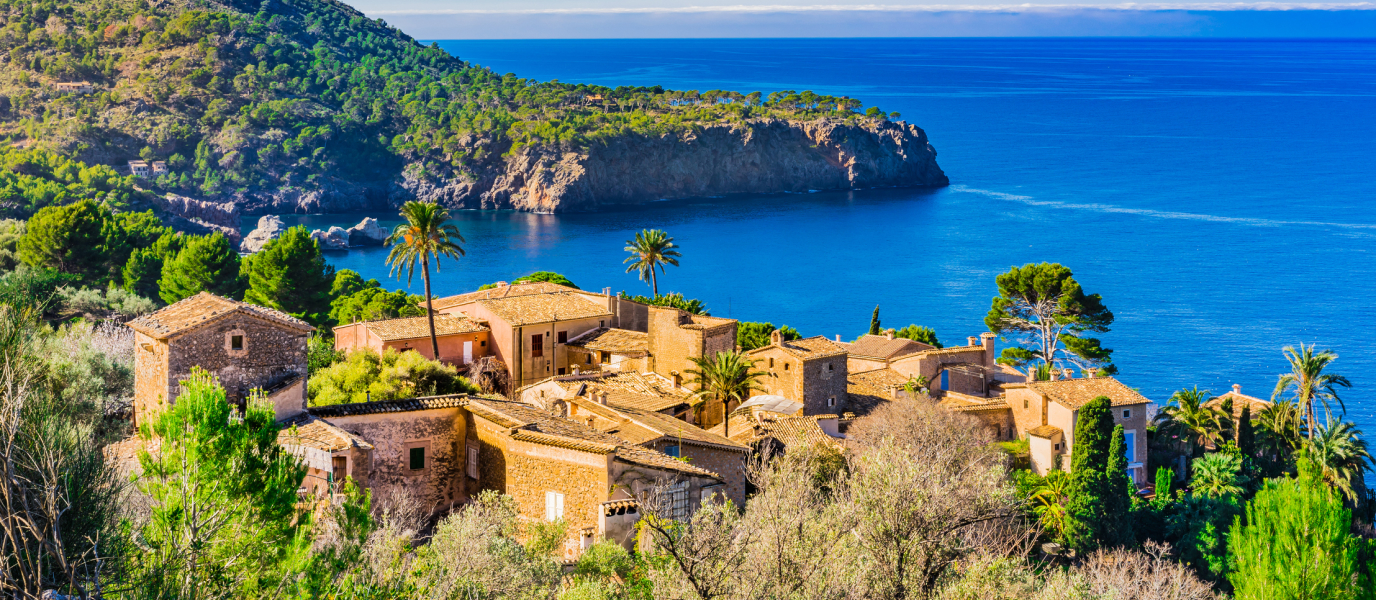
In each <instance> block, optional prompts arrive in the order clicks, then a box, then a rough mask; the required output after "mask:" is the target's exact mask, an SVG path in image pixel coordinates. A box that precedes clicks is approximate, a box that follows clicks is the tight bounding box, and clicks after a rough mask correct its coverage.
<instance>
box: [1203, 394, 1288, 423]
mask: <svg viewBox="0 0 1376 600" xmlns="http://www.w3.org/2000/svg"><path fill="white" fill-rule="evenodd" d="M1228 399H1231V400H1232V401H1233V414H1232V417H1233V419H1234V420H1237V419H1241V418H1242V409H1243V408H1245V407H1248V406H1250V407H1252V418H1253V419H1256V418H1257V413H1259V412H1261V411H1263V410H1266V408H1267V407H1269V406H1271V401H1270V400H1263V399H1261V398H1257V397H1255V396H1248V395H1246V394H1244V393H1242V392H1238V391H1229V392H1228V393H1226V394H1223V395H1220V396H1218V397H1215V398H1210V399H1209V401H1208V402H1205V403H1204V406H1210V407H1219V408H1222V406H1223V401H1224V400H1228Z"/></svg>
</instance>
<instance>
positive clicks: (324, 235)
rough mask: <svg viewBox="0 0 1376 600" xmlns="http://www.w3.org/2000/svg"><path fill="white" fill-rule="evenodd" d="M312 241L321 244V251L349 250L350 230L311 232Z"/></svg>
mask: <svg viewBox="0 0 1376 600" xmlns="http://www.w3.org/2000/svg"><path fill="white" fill-rule="evenodd" d="M311 239H313V240H315V241H316V242H317V243H319V244H320V249H321V250H348V249H349V230H348V229H345V228H343V227H339V226H335V227H331V228H330V229H329V231H323V230H320V229H317V230H315V231H312V232H311Z"/></svg>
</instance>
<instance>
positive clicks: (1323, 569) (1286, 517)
mask: <svg viewBox="0 0 1376 600" xmlns="http://www.w3.org/2000/svg"><path fill="white" fill-rule="evenodd" d="M1310 463H1311V461H1310V460H1309V459H1307V458H1302V459H1301V461H1300V465H1299V467H1300V476H1299V478H1298V479H1288V478H1279V479H1272V480H1269V481H1267V482H1266V486H1265V487H1264V488H1263V489H1262V490H1261V491H1260V492H1258V493H1257V495H1256V497H1255V498H1253V499H1252V501H1251V502H1250V503H1248V505H1247V519H1246V523H1245V524H1244V523H1243V520H1242V518H1240V517H1238V518H1234V520H1233V528H1232V533H1231V535H1230V536H1229V539H1228V554H1229V557H1230V558H1231V559H1232V560H1231V565H1232V567H1233V570H1232V572H1231V573H1230V574H1229V577H1228V579H1229V581H1231V582H1232V584H1233V589H1234V596H1233V597H1234V598H1236V599H1237V600H1269V599H1271V598H1336V599H1343V598H1367V597H1370V594H1371V593H1372V592H1373V591H1376V590H1372V589H1370V587H1371V585H1372V584H1371V582H1370V579H1369V578H1366V577H1362V578H1357V577H1354V576H1355V575H1356V574H1357V572H1358V569H1359V568H1360V561H1359V559H1358V554H1359V548H1360V544H1361V542H1360V540H1359V539H1358V538H1357V537H1355V536H1353V535H1352V534H1351V532H1350V529H1351V527H1352V512H1351V511H1350V510H1348V509H1347V508H1346V507H1344V506H1343V500H1342V498H1341V497H1340V496H1339V495H1338V494H1337V493H1336V492H1335V491H1333V490H1332V489H1331V488H1329V486H1328V485H1326V484H1324V482H1323V481H1322V480H1321V479H1320V478H1319V477H1317V476H1316V475H1315V473H1314V471H1315V469H1316V467H1314V466H1313V465H1312V464H1310ZM1354 579H1355V580H1356V581H1355V582H1354ZM1354 583H1356V585H1354ZM1363 588H1365V589H1363Z"/></svg>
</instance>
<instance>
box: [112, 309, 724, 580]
mask: <svg viewBox="0 0 1376 600" xmlns="http://www.w3.org/2000/svg"><path fill="white" fill-rule="evenodd" d="M130 326H131V328H133V329H134V331H135V332H136V339H135V345H136V350H135V364H136V384H135V388H136V392H135V419H136V421H137V420H143V419H147V418H149V416H150V415H151V414H152V413H153V412H154V411H159V410H163V409H165V408H166V407H168V406H170V405H171V404H173V403H175V402H176V396H177V394H178V393H179V391H180V386H179V384H178V382H179V381H180V380H182V379H185V378H186V377H187V376H188V375H189V373H190V370H191V368H192V367H195V366H200V367H202V368H205V369H207V370H208V371H210V372H211V373H213V374H215V375H216V376H217V377H218V378H219V379H220V382H221V383H222V384H223V385H224V386H225V387H226V390H227V394H228V397H229V400H230V401H231V402H234V403H236V404H239V405H242V404H243V402H244V401H245V399H246V398H247V397H248V396H249V394H250V393H251V392H252V391H253V390H264V391H265V392H266V394H265V395H266V397H267V399H268V401H270V402H271V403H272V405H273V408H274V411H275V413H276V415H277V417H278V420H279V423H280V424H281V425H283V427H284V429H283V430H282V432H281V433H280V434H279V437H278V439H279V441H280V442H281V443H282V444H283V445H284V447H286V448H287V449H288V450H289V451H290V452H293V453H294V454H296V455H298V456H300V457H301V458H302V459H303V461H304V462H305V463H306V465H307V467H308V472H307V476H306V479H305V481H303V484H302V494H303V497H309V495H310V494H316V495H318V497H322V498H323V497H325V496H326V495H327V494H329V493H332V492H335V491H337V489H336V488H335V487H334V485H333V484H335V483H337V482H338V481H340V480H342V479H343V478H344V477H351V478H353V479H354V480H355V481H356V482H357V483H358V484H359V485H361V486H363V487H365V488H368V489H371V490H373V492H374V494H376V495H378V496H386V495H387V494H391V493H397V492H405V493H407V494H410V495H413V496H415V497H417V498H419V499H421V500H422V501H423V502H425V503H426V504H428V505H429V506H431V507H432V508H433V509H434V510H435V511H436V512H442V511H445V510H450V509H453V508H454V507H457V506H460V505H462V504H464V503H466V502H468V501H470V500H471V499H472V498H473V497H474V496H475V495H476V494H477V493H478V492H479V491H481V490H484V489H492V490H497V491H500V492H503V493H506V494H509V495H511V496H512V497H513V498H515V499H516V501H517V505H518V506H519V508H520V514H521V516H522V517H523V518H526V519H549V520H552V519H564V521H565V522H566V523H567V524H568V526H569V539H568V540H567V550H568V553H569V555H570V556H572V555H574V554H576V553H577V552H578V551H579V550H580V549H581V548H584V547H586V546H588V545H590V544H591V543H593V542H594V541H595V540H597V539H602V538H609V539H615V540H618V541H620V542H622V543H626V544H629V543H630V542H631V539H632V537H633V525H634V523H635V522H636V521H638V520H639V509H638V505H637V502H636V500H637V498H639V497H640V496H641V495H642V494H646V493H650V492H656V493H657V494H660V495H661V496H662V497H663V498H664V499H665V500H666V501H667V504H668V506H669V509H670V512H671V514H673V515H677V516H680V517H682V516H686V515H687V514H689V513H691V512H692V511H693V510H694V508H695V507H696V506H698V505H699V504H700V502H701V501H702V500H704V499H709V498H713V497H719V496H724V495H727V494H733V495H738V494H739V491H738V490H739V485H740V484H738V483H732V484H730V485H728V482H727V479H728V478H727V477H723V475H720V474H718V473H717V472H715V471H713V470H710V469H709V468H704V467H703V466H698V465H695V464H692V462H689V461H685V460H680V459H679V458H676V457H674V456H670V455H669V454H666V453H664V452H661V451H659V450H657V448H661V447H664V446H666V445H667V444H668V443H669V440H670V439H671V438H672V437H674V436H678V435H683V436H685V437H691V438H693V439H694V440H695V441H698V442H701V443H700V444H698V446H699V447H702V448H705V449H708V450H715V451H718V452H719V453H725V454H731V453H735V454H743V453H742V452H740V449H741V448H740V447H739V446H738V445H735V444H733V443H731V442H730V441H729V440H718V439H714V438H711V437H710V436H706V437H704V436H705V432H702V433H697V432H694V431H692V430H695V429H697V428H696V427H693V426H692V425H689V424H687V423H683V422H681V421H678V420H676V419H674V418H673V417H671V416H664V417H662V418H660V417H656V415H658V414H659V413H656V412H654V411H648V410H644V411H634V410H630V409H622V410H624V411H626V412H624V413H616V414H623V415H624V416H619V417H616V418H617V419H624V422H623V423H622V424H621V427H620V428H619V429H617V428H607V429H614V430H617V431H621V432H624V433H625V434H626V435H628V436H631V437H633V438H634V440H635V441H629V440H627V439H625V438H623V437H620V436H618V435H615V433H614V432H611V431H603V430H599V429H598V428H596V427H594V426H591V425H590V424H589V422H588V421H587V420H584V419H582V417H581V415H574V416H578V417H579V419H576V420H575V419H571V418H566V417H565V416H560V415H557V414H553V413H551V412H549V411H548V410H545V409H542V408H538V407H535V406H531V405H529V404H525V403H523V402H519V401H513V400H506V399H502V398H496V397H478V396H468V395H452V396H440V397H430V398H413V399H407V400H396V401H381V402H367V403H360V404H343V405H333V406H324V407H309V408H308V407H307V400H306V393H305V390H306V377H307V370H306V337H307V335H308V334H309V333H310V331H311V327H310V326H309V325H307V324H306V323H304V322H302V321H300V320H297V319H295V318H292V317H290V316H289V315H285V314H283V313H280V312H278V311H274V310H271V309H266V308H263V307H259V306H255V305H251V304H247V303H243V302H237V301H234V300H230V299H227V298H221V297H218V296H214V295H212V294H207V293H202V294H199V295H197V296H193V297H191V298H188V299H185V300H182V301H180V302H177V303H175V304H172V305H170V306H168V307H166V308H163V309H162V310H159V311H156V312H154V313H152V314H149V315H145V316H144V317H141V318H139V319H137V320H135V321H133V322H131V323H130ZM383 330H384V331H386V329H385V327H384V328H383ZM656 383H657V384H661V385H664V386H665V388H667V387H668V384H667V382H666V381H664V380H657V381H656ZM685 396H686V392H683V396H680V397H679V401H676V402H675V404H674V406H678V405H680V404H682V401H681V400H682V397H685ZM573 402H578V400H576V399H573ZM610 410H611V409H603V411H602V414H604V415H611V414H613V413H612V412H609V411H610ZM678 423H682V425H681V429H680V426H679V425H677V424H678ZM593 424H594V425H595V424H596V423H593ZM603 425H604V426H605V423H603ZM698 431H700V430H698ZM699 437H702V438H703V439H702V440H698V438H699ZM141 444H142V442H141V441H140V440H138V439H137V438H134V439H131V440H126V441H125V442H122V443H121V444H120V446H122V447H123V448H120V449H116V451H115V452H113V453H112V456H115V457H116V460H122V461H126V462H127V461H129V460H130V459H132V458H133V456H134V455H135V452H134V451H133V450H134V448H132V446H133V445H140V446H141ZM689 445H690V444H683V445H682V446H684V447H687V446H689ZM666 449H667V448H666ZM703 456H704V457H707V456H709V455H708V454H704V455H703ZM703 462H704V463H705V462H709V459H708V458H703ZM720 464H722V465H724V466H725V467H730V466H731V464H730V461H721V462H720ZM122 466H124V467H126V468H127V467H128V465H122ZM731 472H732V474H733V475H735V473H736V471H731Z"/></svg>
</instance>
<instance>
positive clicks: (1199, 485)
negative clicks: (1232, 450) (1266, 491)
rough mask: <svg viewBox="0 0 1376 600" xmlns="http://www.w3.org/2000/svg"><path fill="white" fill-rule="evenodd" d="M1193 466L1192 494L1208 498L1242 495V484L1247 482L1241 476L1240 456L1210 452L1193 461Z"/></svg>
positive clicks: (1191, 478)
mask: <svg viewBox="0 0 1376 600" xmlns="http://www.w3.org/2000/svg"><path fill="white" fill-rule="evenodd" d="M1193 466H1194V475H1193V476H1192V477H1190V487H1191V488H1194V493H1196V494H1203V495H1205V496H1208V497H1210V498H1222V497H1223V496H1241V495H1242V492H1243V489H1242V484H1244V483H1246V482H1247V480H1246V479H1245V478H1244V477H1243V476H1242V456H1240V455H1237V454H1229V453H1227V452H1211V453H1209V454H1205V455H1204V456H1203V457H1200V458H1196V459H1194V463H1193Z"/></svg>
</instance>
